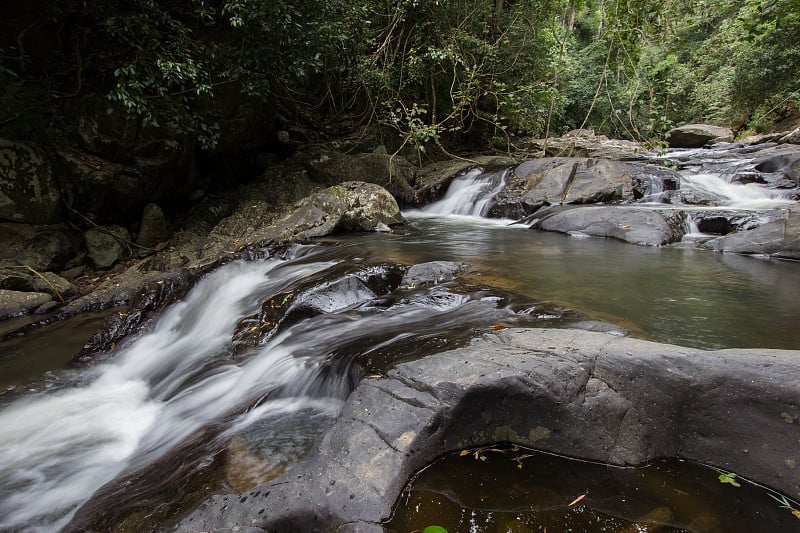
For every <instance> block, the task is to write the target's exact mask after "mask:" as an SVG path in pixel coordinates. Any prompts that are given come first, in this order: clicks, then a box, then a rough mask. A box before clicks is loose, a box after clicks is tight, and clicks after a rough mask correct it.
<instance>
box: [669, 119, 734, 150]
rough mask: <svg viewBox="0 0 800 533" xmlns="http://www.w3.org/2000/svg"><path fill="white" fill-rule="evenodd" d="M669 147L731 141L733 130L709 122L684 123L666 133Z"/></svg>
mask: <svg viewBox="0 0 800 533" xmlns="http://www.w3.org/2000/svg"><path fill="white" fill-rule="evenodd" d="M666 137H667V142H668V143H669V146H670V148H702V147H703V146H705V145H707V144H714V143H720V142H733V137H734V135H733V130H731V129H730V128H724V127H722V126H711V125H709V124H686V125H685V126H681V127H679V128H674V129H671V130H669V131H668V132H667V134H666Z"/></svg>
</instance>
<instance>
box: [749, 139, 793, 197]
mask: <svg viewBox="0 0 800 533" xmlns="http://www.w3.org/2000/svg"><path fill="white" fill-rule="evenodd" d="M754 169H755V170H756V171H757V172H758V173H760V176H761V177H762V179H763V180H764V181H765V183H767V184H769V185H770V186H771V187H772V188H792V187H798V186H800V146H797V145H784V146H779V147H776V148H772V149H767V150H763V151H761V152H759V157H758V158H757V159H756V161H755V167H754ZM765 175H766V176H765ZM775 182H777V183H775Z"/></svg>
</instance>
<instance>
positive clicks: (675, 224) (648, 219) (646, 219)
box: [531, 206, 686, 246]
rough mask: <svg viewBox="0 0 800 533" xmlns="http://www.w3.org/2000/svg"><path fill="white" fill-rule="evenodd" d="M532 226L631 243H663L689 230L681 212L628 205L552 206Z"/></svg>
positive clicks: (679, 236) (537, 214)
mask: <svg viewBox="0 0 800 533" xmlns="http://www.w3.org/2000/svg"><path fill="white" fill-rule="evenodd" d="M534 216H535V217H536V218H535V219H533V220H532V221H531V228H532V229H537V230H544V231H555V232H559V233H567V234H570V235H573V236H576V237H587V236H589V237H611V238H614V239H619V240H621V241H625V242H629V243H632V244H642V245H647V246H661V245H664V244H669V243H673V242H677V241H680V240H681V238H682V237H683V235H684V234H685V233H686V224H685V221H684V215H683V214H682V213H680V212H678V211H673V210H661V209H656V208H643V207H628V206H585V207H575V208H572V207H553V208H549V209H547V210H546V211H545V212H539V213H536V214H535V215H534Z"/></svg>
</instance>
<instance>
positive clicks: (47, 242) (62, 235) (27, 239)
mask: <svg viewBox="0 0 800 533" xmlns="http://www.w3.org/2000/svg"><path fill="white" fill-rule="evenodd" d="M80 239H81V237H80V234H79V233H77V232H76V231H74V230H72V229H71V228H68V227H67V226H64V225H54V226H31V225H27V224H14V223H11V222H4V223H0V259H6V260H8V261H11V262H13V263H14V264H17V265H28V266H30V267H32V268H34V269H35V270H38V271H40V272H45V271H53V270H60V269H61V268H62V267H63V266H64V265H65V264H66V262H67V261H68V260H69V259H70V258H71V257H73V256H74V255H75V253H76V250H77V247H78V244H79V242H80Z"/></svg>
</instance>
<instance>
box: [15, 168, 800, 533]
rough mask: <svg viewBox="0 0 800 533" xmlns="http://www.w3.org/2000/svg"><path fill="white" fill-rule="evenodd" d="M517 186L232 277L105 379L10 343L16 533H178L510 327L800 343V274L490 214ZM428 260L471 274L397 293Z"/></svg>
mask: <svg viewBox="0 0 800 533" xmlns="http://www.w3.org/2000/svg"><path fill="white" fill-rule="evenodd" d="M677 155H678V156H680V157H684V158H688V159H691V158H690V155H691V154H689V155H687V154H685V153H680V154H677ZM675 156H676V155H675V154H673V157H675ZM690 167H691V165H688V166H687V167H686V169H685V170H684V171H683V172H684V175H685V176H686V177H687V179H686V181H685V185H684V186H685V187H687V188H692V187H694V188H702V189H703V190H705V191H711V192H713V194H714V195H716V197H717V198H719V206H718V207H721V208H725V209H747V210H751V211H752V210H756V211H757V210H760V209H766V208H776V207H778V208H779V207H784V206H787V205H796V202H794V201H793V200H790V199H787V198H784V197H782V196H781V194H780V193H779V192H778V193H776V192H774V191H772V190H767V189H765V188H762V187H758V186H757V185H755V186H754V185H753V184H746V185H742V184H733V183H730V182H728V181H726V180H725V179H724V176H725V173H724V172H720V171H719V169H716V168H713V165H710V164H704V165H698V166H696V167H691V168H690ZM726 168H728V167H726ZM505 179H506V175H505V174H504V173H503V172H490V173H488V174H484V173H483V172H482V170H476V171H473V172H471V173H468V174H466V175H465V176H463V177H462V178H458V179H457V180H456V181H454V183H453V185H452V186H451V188H450V190H449V191H448V194H447V195H446V196H445V197H444V198H443V199H442V200H441V201H439V202H437V203H435V204H432V205H431V206H429V207H428V208H427V209H425V210H423V211H416V212H408V213H405V215H406V218H407V220H408V223H407V225H406V228H404V229H402V230H400V231H398V232H396V233H393V234H377V233H376V234H358V235H342V236H334V237H329V238H327V239H323V240H322V242H320V243H317V244H313V245H295V246H292V247H290V248H289V249H288V250H287V251H286V252H285V253H280V254H274V255H273V256H272V257H270V258H268V259H265V260H262V261H252V262H234V263H231V264H228V265H226V266H224V267H222V268H220V269H218V270H217V271H215V272H213V273H211V274H210V275H208V276H206V277H205V278H203V279H202V280H201V281H200V282H199V283H198V284H197V285H196V286H195V287H194V289H193V290H192V291H191V292H190V293H189V294H188V295H187V297H186V298H185V299H184V300H183V301H182V302H179V303H177V304H175V305H172V306H171V307H170V308H168V309H167V310H165V311H164V312H162V313H161V314H160V316H159V317H158V320H157V321H156V322H155V323H153V324H150V325H149V326H148V327H147V328H145V330H144V331H142V332H140V333H139V334H137V335H135V336H134V337H132V338H130V339H128V340H126V341H125V342H124V343H122V345H121V346H119V347H117V349H116V351H115V353H114V354H113V357H111V358H108V360H106V361H105V362H103V363H100V364H97V365H95V366H93V367H90V368H87V369H68V368H65V362H66V361H67V360H68V359H69V357H70V356H71V355H74V351H73V350H74V342H72V343H69V342H64V341H62V339H61V336H62V335H63V334H64V333H63V332H59V331H58V329H51V330H44V331H45V333H41V335H45V334H46V335H47V336H48V337H47V338H46V340H47V341H48V343H49V344H50V345H51V348H52V347H55V348H56V352H58V349H59V348H60V350H61V351H60V352H59V353H55V354H50V353H48V354H47V355H46V356H45V355H40V354H39V352H40V351H42V348H41V347H40V346H41V344H42V341H43V339H42V338H41V335H40V336H39V337H37V336H36V334H34V335H33V336H32V338H31V339H30V342H29V343H28V344H26V343H25V342H24V340H22V341H21V340H19V339H17V340H14V344H13V345H12V344H11V341H6V342H5V343H3V344H2V345H0V365H3V366H0V368H4V369H6V368H7V369H11V370H8V373H7V374H6V375H4V376H3V378H2V383H1V384H0V385H2V387H5V389H0V408H1V410H0V531H4V532H57V531H62V530H64V529H65V528H66V527H67V524H69V523H70V521H71V520H73V519H74V518H76V517H84V518H85V517H86V516H91V515H92V514H93V513H99V514H102V515H103V516H104V518H103V520H105V522H103V524H106V525H108V524H113V523H114V521H115V520H121V519H123V518H124V517H126V516H128V515H129V514H130V513H132V512H134V511H136V510H141V508H142V505H143V503H142V502H144V503H145V504H146V507H151V508H155V507H159V506H160V507H162V508H165V509H166V511H165V513H166V514H164V515H163V516H160V518H159V519H161V520H167V521H168V520H170V519H173V518H174V517H178V516H180V515H181V514H182V513H183V512H185V511H186V510H187V509H185V508H183V504H181V503H174V502H176V501H178V500H180V499H181V498H182V497H184V496H186V494H184V493H182V492H181V490H183V489H182V488H181V487H185V486H189V485H191V484H192V480H195V479H206V478H205V477H203V476H212V477H214V476H215V477H216V478H222V479H221V480H220V479H217V481H216V483H217V485H214V486H215V487H216V488H212V491H213V490H245V489H247V488H250V487H252V486H255V485H256V484H258V483H261V482H264V481H267V480H269V479H271V478H274V477H276V476H277V475H280V473H282V472H284V471H285V470H286V469H287V468H288V467H290V466H291V465H292V464H294V463H296V462H297V461H298V460H300V459H301V458H302V457H303V456H304V454H305V453H307V451H308V450H309V449H310V447H311V446H312V445H313V443H314V440H315V439H317V438H318V437H319V436H320V435H321V434H322V433H323V432H324V431H325V429H326V428H327V427H329V425H330V424H331V423H332V421H333V420H334V419H335V417H336V416H337V414H338V412H339V409H340V408H341V406H342V404H343V402H344V400H345V399H346V397H347V395H348V394H349V392H350V391H351V390H352V389H353V387H355V385H356V384H357V382H358V380H359V379H360V378H361V377H362V376H363V375H364V374H366V373H382V372H385V371H386V370H387V369H388V368H390V367H391V366H392V365H393V364H396V363H397V362H400V361H404V360H409V359H413V358H416V357H420V356H424V355H426V354H429V353H434V352H437V351H442V350H446V349H449V348H451V347H456V346H459V345H463V344H464V343H466V342H469V339H471V338H474V337H476V336H478V335H480V334H482V333H486V332H489V331H491V330H492V328H494V327H498V325H499V326H501V327H513V326H520V327H537V326H548V327H571V326H572V327H574V326H579V327H581V325H584V326H585V325H586V324H595V323H600V322H605V323H610V324H613V325H615V326H616V327H617V328H620V327H621V328H624V329H625V330H627V331H628V332H630V334H632V335H634V336H636V337H641V338H646V339H651V340H655V341H658V342H666V343H672V344H678V345H684V346H691V347H700V348H731V347H763V348H788V349H797V348H800V328H797V327H796V325H797V321H798V318H800V301H798V299H797V298H796V295H797V294H800V269H798V268H797V265H796V264H793V263H790V262H780V261H771V260H762V259H756V258H751V257H743V256H737V255H731V254H719V253H712V252H706V251H699V250H695V249H692V248H689V247H680V246H676V247H664V248H655V247H644V246H634V245H630V244H625V243H622V242H618V241H614V240H611V239H592V238H580V237H570V236H565V235H560V234H550V233H542V232H535V231H531V230H529V229H528V228H526V227H525V226H522V225H512V226H509V222H510V221H503V220H488V219H484V218H481V215H482V214H484V213H485V210H486V209H487V207H488V205H489V203H490V201H491V198H492V195H493V194H496V193H497V192H498V191H499V190H501V189H502V187H503V185H504V182H505ZM648 201H654V199H653V198H647V199H644V202H643V204H646V203H647V202H648ZM428 261H456V262H463V263H466V264H467V265H468V266H467V267H466V270H465V271H464V272H462V273H461V274H459V275H458V276H457V278H456V279H455V280H453V281H446V282H444V283H439V284H435V285H432V286H428V285H426V286H422V285H420V286H415V285H413V284H405V285H404V284H400V283H399V279H398V280H396V281H394V282H392V281H391V280H392V279H394V278H393V276H395V274H394V272H395V271H396V269H397V264H400V265H406V266H409V265H414V264H419V263H424V262H428ZM403 268H405V267H403ZM309 280H310V281H311V282H313V283H310V282H309ZM376 280H377V282H376ZM381 284H383V285H381ZM378 286H385V287H384V289H385V290H380V289H379V287H378ZM290 295H291V297H292V298H295V300H294V303H291V305H292V306H293V307H291V309H290V311H291V310H294V311H295V312H294V313H293V314H292V313H288V312H287V315H286V316H290V317H291V320H289V319H288V318H287V319H286V321H285V322H284V323H283V324H282V325H281V327H279V328H277V329H276V330H275V331H274V334H270V335H265V336H263V337H260V338H258V339H257V340H255V341H253V340H251V341H248V342H244V341H241V336H240V337H236V336H235V335H233V332H234V331H253V332H257V331H258V330H259V328H262V327H263V324H260V323H259V322H258V320H257V319H256V318H254V317H258V313H259V310H260V309H261V308H262V305H263V304H264V302H270V301H273V302H278V303H279V304H280V303H284V304H287V305H289V304H290V302H289V296H290ZM301 304H302V305H301ZM309 309H310V310H311V311H309ZM76 324H77V323H76ZM251 324H252V327H251ZM243 328H244V329H243ZM67 329H69V328H67ZM37 343H38V344H37ZM27 358H30V359H31V360H32V361H37V363H36V364H35V366H34V368H36V372H35V374H36V375H33V374H34V373H32V372H31V371H30V369H29V368H27V365H25V364H22V363H21V362H23V361H25V360H26V359H27ZM43 361H45V362H43ZM15 368H18V369H20V370H14V369H15ZM23 372H24V373H23ZM220 465H222V466H220ZM243 465H244V466H243ZM244 467H247V468H244ZM245 470H246V471H247V472H249V474H243V473H242V472H243V471H245ZM237 472H238V474H237ZM198 476H199V478H198ZM248 476H250V477H248ZM87 502H89V504H88V507H84V505H86V504H87ZM187 505H189V506H190V505H191V504H187ZM101 511H102V512H101ZM104 513H105V514H104ZM111 528H112V529H113V526H111Z"/></svg>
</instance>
